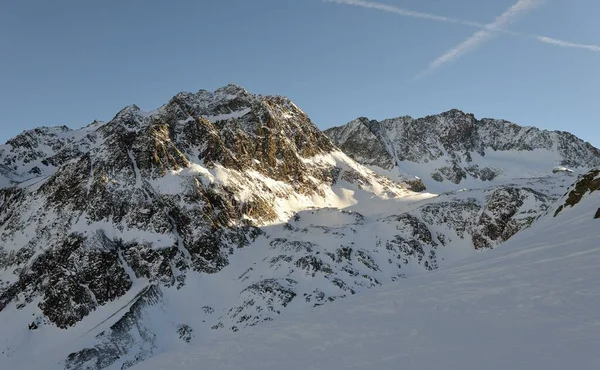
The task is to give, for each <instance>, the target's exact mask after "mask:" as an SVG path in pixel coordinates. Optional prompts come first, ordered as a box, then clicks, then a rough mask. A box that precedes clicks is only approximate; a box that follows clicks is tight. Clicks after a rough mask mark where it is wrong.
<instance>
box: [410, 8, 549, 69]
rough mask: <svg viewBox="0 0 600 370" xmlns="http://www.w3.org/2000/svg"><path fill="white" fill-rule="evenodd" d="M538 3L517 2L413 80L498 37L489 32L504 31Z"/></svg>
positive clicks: (495, 33)
mask: <svg viewBox="0 0 600 370" xmlns="http://www.w3.org/2000/svg"><path fill="white" fill-rule="evenodd" d="M540 3H541V0H518V1H517V2H516V3H515V4H514V5H513V6H511V7H510V8H508V9H507V10H506V11H505V12H504V13H502V14H501V15H499V16H498V17H496V19H494V21H493V22H492V23H490V24H488V25H486V27H485V29H484V30H479V31H477V32H475V33H474V34H473V35H472V36H470V37H469V38H467V39H466V40H465V41H463V42H461V43H460V44H458V45H457V46H456V47H454V48H452V49H451V50H449V51H448V52H446V53H445V54H443V55H442V56H440V57H438V58H437V59H435V60H434V61H433V62H431V63H430V64H429V66H428V67H427V69H425V70H424V71H423V72H421V73H419V74H418V75H417V76H416V77H415V80H417V79H420V78H422V77H424V76H426V75H429V74H431V73H433V72H434V71H435V70H437V69H438V68H440V67H441V66H443V65H444V64H446V63H450V62H453V61H455V60H457V59H459V58H460V57H462V56H463V55H465V54H468V53H470V52H471V51H473V50H475V49H476V48H478V47H479V46H481V45H483V44H484V43H486V42H487V41H489V40H491V39H493V38H494V37H496V36H497V35H498V33H497V32H493V31H490V30H496V29H504V26H507V25H510V24H511V23H513V22H514V21H516V20H517V19H518V18H519V17H520V16H521V15H523V14H525V13H526V12H528V11H530V10H532V9H533V8H535V7H536V6H538V5H540Z"/></svg>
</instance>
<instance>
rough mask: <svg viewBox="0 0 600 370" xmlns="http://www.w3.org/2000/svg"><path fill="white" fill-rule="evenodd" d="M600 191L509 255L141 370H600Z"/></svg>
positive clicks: (501, 252) (540, 225)
mask: <svg viewBox="0 0 600 370" xmlns="http://www.w3.org/2000/svg"><path fill="white" fill-rule="evenodd" d="M599 205H600V192H594V193H591V194H589V193H587V194H586V196H585V198H584V201H581V202H579V203H578V204H576V205H575V206H573V207H568V208H565V209H564V210H563V211H562V212H560V213H559V214H558V215H557V216H556V217H554V216H553V213H554V212H548V213H547V214H546V215H545V216H544V217H543V219H541V220H540V221H538V222H537V223H535V224H534V225H533V226H532V227H531V228H529V229H528V230H526V231H524V232H522V233H520V234H519V235H517V236H515V237H514V238H513V239H511V240H509V241H508V242H506V243H505V245H504V246H503V248H499V249H495V250H493V251H490V252H486V253H480V254H478V255H475V256H473V257H471V258H469V259H467V260H464V261H462V262H460V263H458V264H456V265H455V266H453V267H449V268H446V269H443V270H440V271H438V272H433V273H429V274H425V275H419V276H418V277H413V278H407V279H405V280H401V281H399V282H397V283H395V284H392V285H387V286H385V287H384V288H380V289H377V290H376V291H370V292H368V293H365V294H363V295H360V296H357V297H354V298H349V299H347V300H344V301H338V302H335V303H333V304H331V305H328V306H325V307H320V308H318V309H315V310H313V311H312V312H310V314H299V315H296V316H293V317H288V318H286V319H282V320H279V321H277V322H274V323H269V324H265V325H263V326H261V327H255V328H252V329H250V330H248V331H246V332H244V333H238V334H237V335H228V336H225V337H223V338H220V339H218V340H216V341H210V342H199V343H197V344H195V345H194V346H193V348H189V349H186V350H181V351H176V352H172V353H165V354H162V355H159V356H157V357H155V358H153V359H151V360H149V361H147V362H143V363H141V364H139V365H137V366H135V367H134V368H133V369H136V370H191V369H206V370H212V369H248V370H251V369H261V370H275V369H277V370H278V369H283V368H285V369H288V370H295V369H298V370H301V369H330V370H339V369H398V368H406V369H413V370H419V369H422V370H429V369H447V370H479V369H497V370H505V369H528V370H537V369H540V370H541V369H543V370H553V369H556V370H564V369H598V368H600V352H599V351H598V348H600V309H599V307H600V272H599V270H598V266H600V242H599V239H598V236H597V229H598V226H599V223H600V220H599V219H594V214H595V212H597V208H598V206H599Z"/></svg>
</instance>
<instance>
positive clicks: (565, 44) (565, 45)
mask: <svg viewBox="0 0 600 370" xmlns="http://www.w3.org/2000/svg"><path fill="white" fill-rule="evenodd" d="M532 36H533V37H535V38H536V39H537V40H538V41H541V42H544V43H546V44H551V45H556V46H560V47H563V48H576V49H586V50H590V51H596V52H600V46H598V45H586V44H576V43H573V42H568V41H562V40H557V39H553V38H550V37H546V36H534V35H532Z"/></svg>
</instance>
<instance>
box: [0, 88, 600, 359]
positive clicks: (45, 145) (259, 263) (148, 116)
mask: <svg viewBox="0 0 600 370" xmlns="http://www.w3.org/2000/svg"><path fill="white" fill-rule="evenodd" d="M523 153H527V154H528V156H527V157H526V159H525V160H523V161H521V160H518V161H517V160H516V159H517V158H521V156H522V155H523ZM597 166H600V151H598V149H596V148H594V147H592V146H591V145H589V144H587V143H584V142H583V141H582V140H580V139H578V138H576V137H574V136H573V135H570V134H568V133H562V132H547V131H543V130H539V129H535V128H527V127H520V126H517V125H515V124H512V123H509V122H506V121H500V120H490V119H483V120H477V119H475V118H474V117H473V116H472V115H469V114H465V113H462V112H460V111H456V110H455V111H450V112H446V113H443V114H441V115H438V116H430V117H426V118H423V119H418V120H414V119H412V118H409V117H402V118H398V119H393V120H385V121H382V122H377V121H370V120H368V119H364V118H361V119H358V120H355V121H353V122H351V123H349V124H347V125H345V126H342V127H338V128H333V129H330V130H327V131H326V132H325V133H324V132H322V131H320V130H319V129H318V128H317V127H316V126H315V125H314V124H313V123H312V122H311V120H310V119H309V118H308V116H307V115H306V114H305V113H304V112H303V111H302V110H301V109H300V108H298V107H297V106H296V105H295V104H294V103H293V102H291V101H290V100H289V99H287V98H285V97H281V96H263V95H256V94H251V93H249V92H247V91H246V90H244V89H243V88H241V87H239V86H235V85H229V86H226V87H223V88H221V89H218V90H216V91H214V92H208V91H204V90H201V91H199V92H197V93H179V94H177V95H176V96H174V97H173V98H172V99H171V100H170V101H169V102H167V103H166V104H165V105H163V106H162V107H160V108H158V109H156V110H154V111H151V112H143V111H141V110H140V108H138V107H137V106H135V105H132V106H129V107H126V108H124V109H123V110H121V111H120V112H119V113H117V115H116V116H115V117H114V118H113V119H112V120H110V121H108V122H100V121H95V122H93V123H91V124H90V125H88V126H86V127H84V128H81V129H78V130H72V129H69V128H67V127H53V128H48V127H42V128H38V129H35V130H31V131H27V132H24V133H23V134H21V135H19V136H17V137H15V138H14V139H11V140H9V141H8V142H7V143H6V144H5V145H2V146H0V324H1V328H2V330H0V368H26V369H51V370H52V369H69V370H83V369H86V370H100V369H126V368H129V367H131V366H134V365H136V364H137V363H140V362H142V361H144V360H147V359H149V358H151V357H153V356H156V355H157V354H160V353H162V352H166V351H172V350H176V349H178V348H183V347H185V346H189V345H192V344H194V343H196V344H201V343H208V342H210V341H212V340H214V339H215V338H218V337H221V336H223V335H225V334H226V333H229V334H231V333H235V332H238V331H244V330H246V329H247V328H248V327H252V326H256V325H262V324H263V323H265V322H269V321H272V320H276V319H278V318H279V317H280V316H282V315H285V314H288V313H294V312H307V311H310V310H311V309H313V308H315V307H319V306H322V305H326V304H328V303H330V302H333V301H337V300H339V299H344V298H346V297H349V296H352V295H355V294H360V293H361V292H364V291H365V290H368V289H370V288H373V287H379V286H381V285H384V284H389V283H391V282H394V281H398V280H399V279H403V278H405V277H407V276H410V275H416V274H423V273H427V272H428V271H431V270H436V269H438V268H439V267H440V266H443V265H450V264H452V263H454V262H455V261H458V260H460V259H463V258H465V257H466V256H469V255H471V254H473V253H476V251H477V250H487V249H492V248H495V247H497V246H500V245H501V244H502V243H504V242H505V241H507V240H508V239H510V238H512V237H513V236H514V235H515V234H517V233H519V232H521V231H522V230H524V229H527V228H529V227H530V226H531V225H533V224H534V223H535V222H536V220H537V219H538V218H539V217H540V216H545V215H547V214H549V212H556V213H557V214H558V213H560V211H561V210H562V209H563V208H565V207H568V206H572V205H573V204H576V203H577V202H578V199H581V197H583V196H584V195H585V194H586V193H587V192H589V191H593V190H597V189H598V186H597V171H596V172H594V171H592V172H588V173H587V175H584V173H586V171H588V170H591V168H592V167H597ZM579 175H581V177H578V176H579ZM450 184H451V185H450ZM573 184H575V185H573ZM442 185H443V186H442ZM446 185H448V186H446ZM472 185H476V186H472ZM438 189H440V190H443V191H437V190H438ZM565 193H568V194H570V195H568V196H565V195H564V194H565ZM565 197H566V198H565ZM557 202H559V203H561V202H562V203H561V204H562V206H561V208H556V207H557V204H558V203H557Z"/></svg>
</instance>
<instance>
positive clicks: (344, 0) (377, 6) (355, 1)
mask: <svg viewBox="0 0 600 370" xmlns="http://www.w3.org/2000/svg"><path fill="white" fill-rule="evenodd" d="M323 1H325V2H329V3H337V4H343V5H352V6H357V7H361V8H367V9H374V10H380V11H384V12H387V13H392V14H397V15H400V16H403V17H410V18H417V19H424V20H431V21H436V22H444V23H452V24H459V25H463V26H469V27H475V28H481V29H482V30H488V31H494V32H497V33H503V34H506V35H510V36H517V37H527V38H531V39H534V40H536V41H539V42H542V43H545V44H548V45H554V46H559V47H564V48H576V49H585V50H589V51H593V52H600V46H598V45H587V44H578V43H574V42H569V41H563V40H559V39H555V38H551V37H547V36H541V35H533V34H527V33H522V32H516V31H512V30H509V29H505V28H502V27H497V26H494V25H493V24H483V23H479V22H472V21H468V20H463V19H458V18H451V17H445V16H441V15H436V14H430V13H423V12H415V11H412V10H408V9H404V8H398V7H395V6H392V5H386V4H381V3H377V2H372V1H363V0H323ZM479 37H481V36H479ZM466 47H468V45H466Z"/></svg>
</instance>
